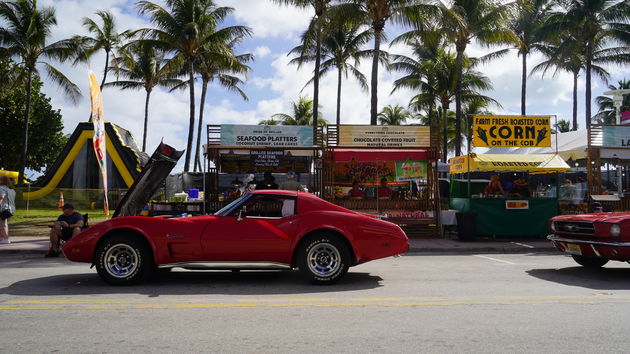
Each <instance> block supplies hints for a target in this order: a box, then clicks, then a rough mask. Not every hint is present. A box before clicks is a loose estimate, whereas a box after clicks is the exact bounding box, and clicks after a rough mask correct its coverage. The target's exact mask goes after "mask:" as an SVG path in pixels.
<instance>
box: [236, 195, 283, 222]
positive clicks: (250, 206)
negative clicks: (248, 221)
mask: <svg viewBox="0 0 630 354" xmlns="http://www.w3.org/2000/svg"><path fill="white" fill-rule="evenodd" d="M244 207H245V208H246V209H245V216H246V217H253V218H256V217H263V218H286V217H289V216H293V215H295V198H292V197H290V196H280V195H255V196H253V197H252V198H250V199H249V200H248V201H247V202H246V203H245V204H244ZM242 208H243V207H241V208H239V210H236V211H235V212H234V213H233V214H232V216H238V214H239V213H240V211H241V209H242Z"/></svg>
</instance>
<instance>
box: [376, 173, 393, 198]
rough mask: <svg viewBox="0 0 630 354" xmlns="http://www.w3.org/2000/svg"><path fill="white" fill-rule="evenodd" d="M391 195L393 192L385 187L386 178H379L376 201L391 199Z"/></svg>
mask: <svg viewBox="0 0 630 354" xmlns="http://www.w3.org/2000/svg"><path fill="white" fill-rule="evenodd" d="M392 194H394V191H392V189H391V188H389V187H388V186H387V178H385V177H383V178H381V185H380V187H378V190H377V192H376V195H377V196H378V199H391V197H392Z"/></svg>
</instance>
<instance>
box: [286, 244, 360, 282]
mask: <svg viewBox="0 0 630 354" xmlns="http://www.w3.org/2000/svg"><path fill="white" fill-rule="evenodd" d="M297 257H298V259H297V265H298V268H299V269H300V273H302V276H303V277H304V278H305V279H307V280H309V281H310V282H312V283H314V284H332V283H334V282H336V281H337V280H339V278H341V277H342V276H343V275H344V274H346V273H347V272H348V268H350V250H349V249H348V246H346V243H345V242H343V240H341V239H339V237H337V236H334V235H327V234H320V235H316V236H313V237H310V238H309V239H307V240H306V242H303V243H302V245H301V246H300V249H299V250H298V252H297Z"/></svg>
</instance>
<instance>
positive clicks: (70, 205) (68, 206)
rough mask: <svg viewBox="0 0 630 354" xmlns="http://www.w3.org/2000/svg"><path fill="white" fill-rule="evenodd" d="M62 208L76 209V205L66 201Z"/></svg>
mask: <svg viewBox="0 0 630 354" xmlns="http://www.w3.org/2000/svg"><path fill="white" fill-rule="evenodd" d="M61 209H62V210H66V209H74V205H72V204H70V203H66V204H64V205H63V206H62V207H61Z"/></svg>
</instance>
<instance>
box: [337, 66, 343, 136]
mask: <svg viewBox="0 0 630 354" xmlns="http://www.w3.org/2000/svg"><path fill="white" fill-rule="evenodd" d="M337 70H338V73H337V126H339V124H341V78H342V76H341V74H342V72H341V68H337Z"/></svg>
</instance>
